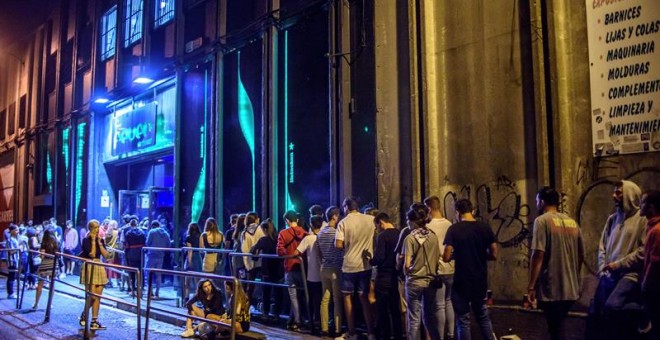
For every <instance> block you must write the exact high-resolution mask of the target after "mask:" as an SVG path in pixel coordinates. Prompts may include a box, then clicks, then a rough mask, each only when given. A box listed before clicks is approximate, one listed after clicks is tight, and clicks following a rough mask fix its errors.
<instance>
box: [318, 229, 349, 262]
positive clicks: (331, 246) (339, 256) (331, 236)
mask: <svg viewBox="0 0 660 340" xmlns="http://www.w3.org/2000/svg"><path fill="white" fill-rule="evenodd" d="M335 234H337V229H335V228H332V227H329V226H326V227H323V228H322V229H321V231H319V233H318V235H317V237H318V240H317V242H318V246H319V252H320V253H321V268H332V269H341V266H342V263H343V261H344V254H343V253H342V251H341V250H339V249H337V248H335Z"/></svg>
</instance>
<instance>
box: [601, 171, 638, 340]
mask: <svg viewBox="0 0 660 340" xmlns="http://www.w3.org/2000/svg"><path fill="white" fill-rule="evenodd" d="M641 196H642V190H641V189H640V188H639V186H637V184H635V183H633V182H631V181H626V180H622V181H620V182H618V183H615V185H614V193H613V194H612V198H613V200H614V204H615V206H616V211H615V212H614V213H613V214H611V215H610V216H609V217H608V218H607V222H605V228H604V229H603V233H602V235H601V238H600V243H599V245H598V275H599V281H598V287H597V288H596V293H595V296H594V299H593V301H592V306H591V308H590V311H591V312H592V313H593V316H594V317H595V320H594V321H595V322H596V324H595V325H593V326H595V327H594V328H593V329H592V330H596V332H601V334H597V335H596V334H594V335H595V338H597V339H622V338H625V337H626V334H629V333H630V332H631V329H632V325H636V319H638V318H639V315H638V313H633V314H634V315H633V314H631V313H630V312H628V313H622V312H624V311H627V310H629V308H630V307H631V306H634V305H635V304H637V305H638V304H639V302H640V296H639V295H640V286H639V285H640V283H639V273H640V270H641V266H642V262H643V260H644V243H645V241H646V239H645V236H644V235H645V234H644V233H645V227H646V222H647V221H646V217H644V216H641V215H640V211H639V205H640V198H641ZM622 317H623V318H622Z"/></svg>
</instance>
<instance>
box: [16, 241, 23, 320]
mask: <svg viewBox="0 0 660 340" xmlns="http://www.w3.org/2000/svg"><path fill="white" fill-rule="evenodd" d="M15 252H18V263H16V293H18V289H19V288H20V287H21V267H22V266H21V249H20V248H17V249H16V250H15ZM19 302H20V301H19V299H18V294H16V309H18V303H19Z"/></svg>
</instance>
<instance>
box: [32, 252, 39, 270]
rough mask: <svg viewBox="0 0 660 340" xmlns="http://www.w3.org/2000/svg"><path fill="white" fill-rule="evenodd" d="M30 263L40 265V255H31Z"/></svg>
mask: <svg viewBox="0 0 660 340" xmlns="http://www.w3.org/2000/svg"><path fill="white" fill-rule="evenodd" d="M32 265H34V266H35V267H37V266H39V265H41V255H35V256H32Z"/></svg>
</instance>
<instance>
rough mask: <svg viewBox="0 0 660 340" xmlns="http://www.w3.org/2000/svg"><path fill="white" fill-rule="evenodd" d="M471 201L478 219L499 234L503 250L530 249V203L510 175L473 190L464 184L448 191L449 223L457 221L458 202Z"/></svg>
mask: <svg viewBox="0 0 660 340" xmlns="http://www.w3.org/2000/svg"><path fill="white" fill-rule="evenodd" d="M462 198H467V199H469V200H471V201H472V202H476V205H475V218H477V220H479V221H483V222H485V223H488V224H489V225H490V226H491V227H492V228H493V232H494V233H495V237H496V240H497V243H498V244H499V245H500V246H501V247H503V248H509V247H516V246H520V245H524V246H526V245H527V244H526V242H524V241H525V240H526V239H527V238H529V237H530V224H531V221H529V213H530V208H529V205H528V204H525V203H523V200H522V195H521V194H520V192H519V190H518V188H517V186H516V183H515V182H514V181H512V180H511V179H509V178H508V177H507V176H499V177H498V178H497V179H496V180H494V181H492V182H489V183H486V184H481V185H478V186H476V189H473V187H472V186H471V185H463V186H462V187H460V189H458V190H456V191H448V192H447V193H446V194H445V196H444V199H443V201H444V202H443V203H444V204H443V206H444V213H445V216H446V217H447V218H448V219H449V220H454V217H455V216H454V209H453V207H454V203H455V202H456V201H457V200H459V199H462Z"/></svg>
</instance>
